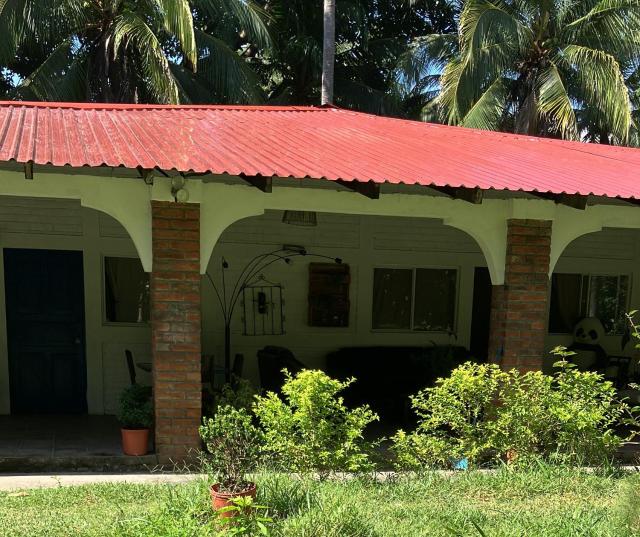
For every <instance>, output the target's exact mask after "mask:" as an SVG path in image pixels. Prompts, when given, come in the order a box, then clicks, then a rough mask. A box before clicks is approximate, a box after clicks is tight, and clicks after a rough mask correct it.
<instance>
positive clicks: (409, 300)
mask: <svg viewBox="0 0 640 537" xmlns="http://www.w3.org/2000/svg"><path fill="white" fill-rule="evenodd" d="M457 282H458V271H457V270H455V269H432V268H419V269H396V268H376V269H374V273H373V312H372V327H373V328H374V329H386V330H416V331H425V332H451V331H453V329H454V325H455V313H456V311H455V310H456V287H457Z"/></svg>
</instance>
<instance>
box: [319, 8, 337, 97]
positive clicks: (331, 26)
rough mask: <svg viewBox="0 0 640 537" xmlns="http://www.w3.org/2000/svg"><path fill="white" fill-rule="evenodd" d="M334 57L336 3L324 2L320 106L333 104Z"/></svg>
mask: <svg viewBox="0 0 640 537" xmlns="http://www.w3.org/2000/svg"><path fill="white" fill-rule="evenodd" d="M335 56H336V3H335V0H324V36H323V42H322V91H321V94H320V104H321V105H324V104H331V103H333V71H334V64H335Z"/></svg>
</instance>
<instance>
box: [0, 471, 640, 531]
mask: <svg viewBox="0 0 640 537" xmlns="http://www.w3.org/2000/svg"><path fill="white" fill-rule="evenodd" d="M259 491H260V493H259V498H258V502H259V503H260V504H263V505H267V506H269V507H270V516H272V517H273V518H274V523H273V524H272V526H271V534H272V535H273V536H277V537H382V536H385V537H386V536H389V537H419V536H425V537H426V536H429V537H437V536H465V537H466V536H470V537H473V536H476V537H480V536H483V535H484V536H487V537H502V536H518V537H521V536H536V537H537V536H576V537H578V536H581V537H584V536H598V537H609V536H610V537H614V536H615V537H623V536H632V535H640V479H639V478H638V476H636V475H634V474H625V473H622V472H609V473H604V472H603V473H587V472H583V471H579V470H570V469H565V468H553V467H540V468H537V469H534V470H528V471H518V472H516V471H511V470H507V469H504V470H498V471H496V472H494V473H480V472H468V473H459V474H456V475H454V476H453V477H450V478H448V477H443V476H442V475H440V474H427V475H424V476H421V477H415V478H406V477H403V478H398V479H393V480H389V481H386V482H383V483H379V482H378V483H376V482H373V481H370V480H349V481H345V482H335V481H327V482H322V483H319V482H316V481H311V480H299V479H292V478H290V477H287V476H281V475H280V476H279V475H275V474H265V475H264V476H261V477H260V479H259ZM214 526H215V520H214V517H213V516H212V515H211V512H210V507H209V501H208V492H207V487H206V483H204V482H199V481H196V482H193V483H189V484H184V485H124V484H105V485H91V486H82V487H68V488H67V487H65V488H55V489H43V490H29V491H26V495H15V494H7V493H0V534H2V535H3V536H4V537H17V536H21V537H22V536H29V537H40V536H43V537H44V536H47V537H57V536H65V537H66V536H75V535H82V536H101V537H102V536H123V537H124V536H126V537H129V536H131V537H133V536H136V537H138V536H149V537H150V536H166V537H169V536H170V537H187V536H189V537H192V536H193V537H196V536H197V537H200V536H204V535H216V534H217V530H216V529H215V527H214Z"/></svg>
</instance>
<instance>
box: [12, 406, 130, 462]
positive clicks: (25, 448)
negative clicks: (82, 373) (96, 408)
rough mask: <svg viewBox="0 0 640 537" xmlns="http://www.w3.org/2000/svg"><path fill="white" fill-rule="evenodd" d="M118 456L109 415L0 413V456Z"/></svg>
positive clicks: (115, 425) (115, 426)
mask: <svg viewBox="0 0 640 537" xmlns="http://www.w3.org/2000/svg"><path fill="white" fill-rule="evenodd" d="M121 455H122V449H121V447H120V427H119V425H118V422H117V421H116V419H115V417H113V416H0V457H38V458H63V457H109V456H121Z"/></svg>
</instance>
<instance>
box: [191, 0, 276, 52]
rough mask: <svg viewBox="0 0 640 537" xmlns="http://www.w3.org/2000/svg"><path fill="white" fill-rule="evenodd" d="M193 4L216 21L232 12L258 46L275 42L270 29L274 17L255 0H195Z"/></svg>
mask: <svg viewBox="0 0 640 537" xmlns="http://www.w3.org/2000/svg"><path fill="white" fill-rule="evenodd" d="M193 4H194V5H195V6H196V7H197V8H199V9H201V10H202V11H203V12H204V13H206V14H207V15H208V16H209V17H210V18H211V20H214V21H215V20H219V19H220V18H222V16H223V15H227V14H231V15H232V16H233V17H234V19H235V20H236V21H237V22H238V24H239V25H240V29H241V30H245V31H246V32H247V33H248V35H249V37H250V38H251V39H252V40H253V41H254V42H255V43H256V44H257V45H258V46H260V47H262V48H268V47H270V46H271V45H272V44H273V39H272V36H271V32H270V29H269V23H270V22H272V18H271V16H270V15H269V14H268V13H267V12H266V11H265V10H264V9H263V8H262V7H261V6H260V5H258V4H257V3H256V2H255V1H254V0H218V1H217V2H211V1H210V0H194V1H193Z"/></svg>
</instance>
